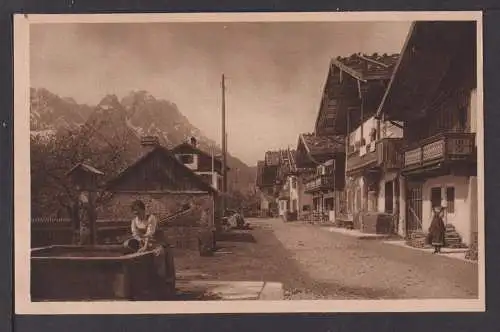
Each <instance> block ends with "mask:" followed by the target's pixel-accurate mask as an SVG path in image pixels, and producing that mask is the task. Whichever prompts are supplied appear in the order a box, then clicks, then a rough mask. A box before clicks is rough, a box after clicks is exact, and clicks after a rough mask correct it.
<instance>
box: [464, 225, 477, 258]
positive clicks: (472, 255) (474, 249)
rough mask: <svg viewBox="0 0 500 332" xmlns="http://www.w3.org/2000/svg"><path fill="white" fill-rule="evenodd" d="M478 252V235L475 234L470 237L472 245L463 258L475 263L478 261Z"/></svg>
mask: <svg viewBox="0 0 500 332" xmlns="http://www.w3.org/2000/svg"><path fill="white" fill-rule="evenodd" d="M478 251H479V245H478V233H477V232H475V233H474V234H473V235H472V243H471V246H470V248H469V250H468V251H467V253H466V254H465V258H466V259H471V260H474V261H477V260H478Z"/></svg>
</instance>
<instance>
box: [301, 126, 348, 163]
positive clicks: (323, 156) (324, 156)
mask: <svg viewBox="0 0 500 332" xmlns="http://www.w3.org/2000/svg"><path fill="white" fill-rule="evenodd" d="M344 153H345V138H344V136H339V135H337V136H318V135H315V134H300V135H299V141H298V144H297V157H296V162H297V166H298V167H302V168H309V167H315V165H316V164H318V163H324V162H326V161H327V160H330V159H335V158H336V157H338V156H339V155H342V154H344Z"/></svg>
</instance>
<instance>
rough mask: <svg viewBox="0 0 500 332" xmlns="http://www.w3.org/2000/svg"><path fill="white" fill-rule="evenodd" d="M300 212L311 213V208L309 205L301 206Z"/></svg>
mask: <svg viewBox="0 0 500 332" xmlns="http://www.w3.org/2000/svg"><path fill="white" fill-rule="evenodd" d="M302 211H311V206H310V205H303V206H302Z"/></svg>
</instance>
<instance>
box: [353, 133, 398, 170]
mask: <svg viewBox="0 0 500 332" xmlns="http://www.w3.org/2000/svg"><path fill="white" fill-rule="evenodd" d="M401 146H402V139H400V138H383V139H381V140H378V141H376V142H375V143H371V144H368V145H366V146H365V147H364V148H362V149H366V151H363V153H361V151H360V150H356V151H352V152H351V153H349V154H348V156H347V165H346V173H347V174H353V173H356V172H360V171H363V170H365V169H372V168H376V169H383V170H391V169H399V168H401V166H402V155H401Z"/></svg>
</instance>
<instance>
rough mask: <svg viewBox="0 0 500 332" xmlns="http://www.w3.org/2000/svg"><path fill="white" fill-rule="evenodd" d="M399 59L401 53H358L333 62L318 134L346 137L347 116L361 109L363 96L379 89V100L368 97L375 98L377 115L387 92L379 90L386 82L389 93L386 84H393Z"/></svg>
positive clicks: (316, 127) (322, 103) (317, 119)
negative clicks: (360, 100) (360, 96)
mask: <svg viewBox="0 0 500 332" xmlns="http://www.w3.org/2000/svg"><path fill="white" fill-rule="evenodd" d="M398 59H399V55H398V54H391V55H388V54H382V55H379V54H377V53H374V54H372V55H365V54H360V53H356V54H352V55H351V56H349V57H337V58H336V59H333V60H332V61H331V62H330V66H329V69H328V74H327V78H326V80H325V85H324V88H323V94H322V98H321V102H320V107H319V110H318V115H317V117H316V123H315V132H316V133H317V134H319V135H337V134H346V132H345V131H346V115H345V114H344V113H345V112H346V111H347V110H349V109H357V108H359V106H360V105H359V104H360V103H359V93H365V92H366V91H370V90H373V88H374V87H375V90H377V91H376V93H375V95H376V96H375V98H371V97H372V95H373V93H371V94H368V95H369V96H370V98H371V99H375V102H376V105H375V106H374V107H373V108H374V110H373V111H374V112H375V111H376V107H377V106H378V103H379V102H380V100H381V99H382V96H383V93H384V91H383V90H382V91H378V90H380V88H379V87H378V85H379V83H382V84H383V88H384V90H385V84H384V82H389V80H390V78H391V75H392V73H393V71H394V68H395V66H396V63H397V60H398ZM365 104H366V103H365Z"/></svg>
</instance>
